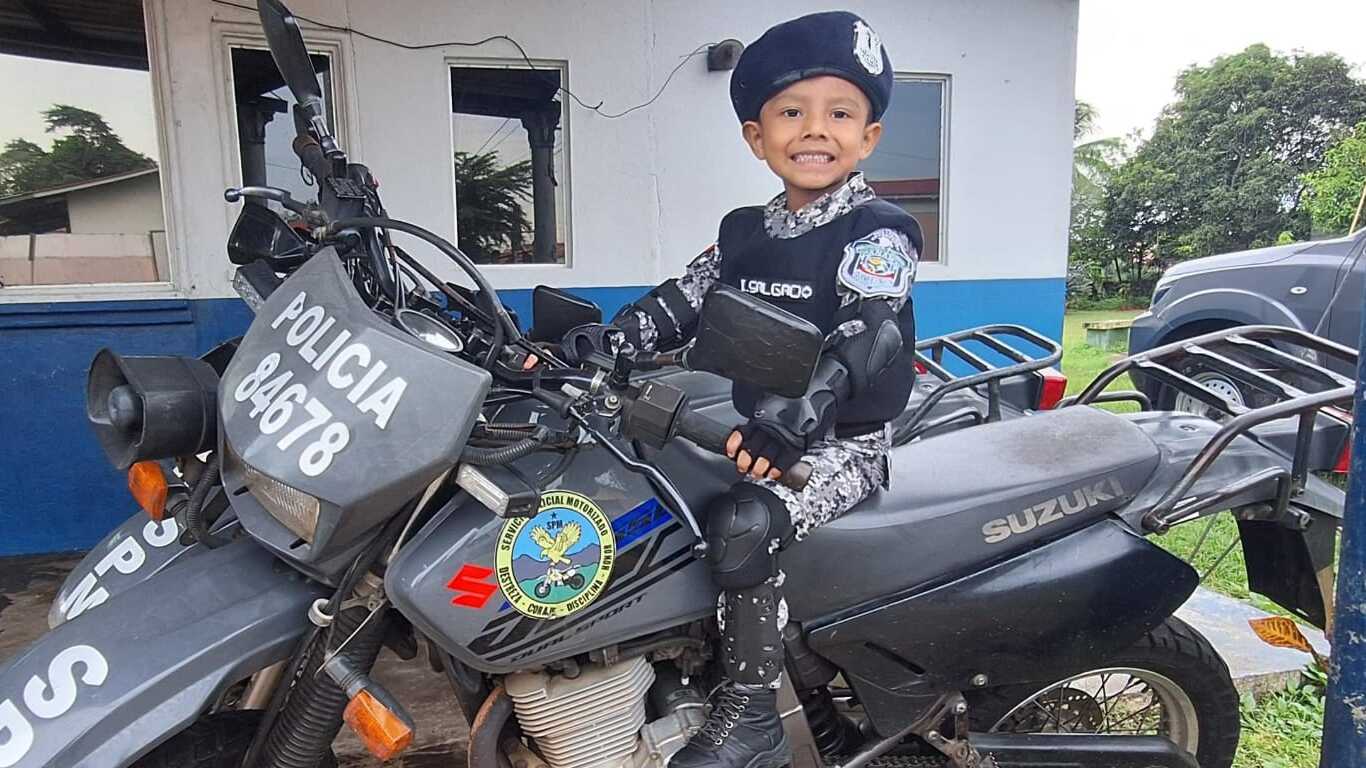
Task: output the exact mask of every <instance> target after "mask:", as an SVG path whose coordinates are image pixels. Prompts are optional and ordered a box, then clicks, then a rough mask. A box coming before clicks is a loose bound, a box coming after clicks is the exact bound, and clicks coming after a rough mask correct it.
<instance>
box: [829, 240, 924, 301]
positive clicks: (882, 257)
mask: <svg viewBox="0 0 1366 768" xmlns="http://www.w3.org/2000/svg"><path fill="white" fill-rule="evenodd" d="M914 267H915V265H914V264H912V262H911V258H910V256H909V255H907V253H906V250H905V248H903V247H902V245H901V243H900V242H898V241H897V239H896V237H895V235H894V234H893V233H891V232H889V231H886V230H879V231H877V232H873V233H872V234H869V235H866V236H864V237H861V238H859V239H858V240H855V241H854V242H852V243H849V244H848V245H846V246H844V259H843V260H842V261H841V262H840V268H839V281H840V284H841V285H843V286H844V287H846V288H848V289H849V290H851V291H853V292H854V293H857V294H858V295H860V296H863V297H865V298H875V297H882V298H888V299H895V298H900V297H902V296H905V295H906V293H907V292H908V291H909V290H910V287H911V280H912V279H913V278H914V275H915V268H914Z"/></svg>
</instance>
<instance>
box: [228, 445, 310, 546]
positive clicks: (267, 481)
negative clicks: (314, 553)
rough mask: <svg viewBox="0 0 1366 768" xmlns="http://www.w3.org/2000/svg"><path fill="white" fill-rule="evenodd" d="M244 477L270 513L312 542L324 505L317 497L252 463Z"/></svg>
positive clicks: (249, 487) (305, 539)
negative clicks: (264, 471)
mask: <svg viewBox="0 0 1366 768" xmlns="http://www.w3.org/2000/svg"><path fill="white" fill-rule="evenodd" d="M242 478H243V481H244V482H245V483H246V486H247V490H249V491H251V495H252V496H254V497H256V500H257V501H259V502H260V503H261V506H262V507H265V510H266V511H267V512H269V513H270V516H271V517H273V518H275V519H276V520H278V521H279V522H280V524H281V525H283V526H284V527H286V528H288V529H289V530H290V531H291V532H293V533H294V535H296V536H298V537H299V538H301V539H303V540H304V541H306V542H308V543H310V544H312V543H313V534H314V533H315V532H316V531H317V530H318V511H319V509H320V506H319V504H318V500H317V499H315V498H314V497H312V496H310V495H308V494H306V493H304V492H303V491H300V490H298V489H296V488H290V487H289V486H287V485H285V484H284V483H282V482H280V481H279V480H276V479H275V478H273V477H269V476H267V475H264V474H262V473H260V472H258V471H257V470H255V469H253V468H252V467H251V466H250V465H247V464H243V465H242Z"/></svg>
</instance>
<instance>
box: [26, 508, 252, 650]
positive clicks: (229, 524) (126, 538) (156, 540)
mask: <svg viewBox="0 0 1366 768" xmlns="http://www.w3.org/2000/svg"><path fill="white" fill-rule="evenodd" d="M236 527H237V520H236V518H235V517H233V516H232V511H231V509H229V510H228V511H227V512H226V513H225V514H224V515H223V517H220V518H219V519H218V520H217V521H215V522H214V525H213V530H214V531H216V532H219V531H223V532H226V531H230V529H235V528H236ZM183 533H184V529H183V526H181V525H180V524H179V523H178V522H177V521H176V520H175V518H169V517H168V518H167V519H166V520H164V521H162V522H160V523H158V522H156V521H153V520H149V519H148V518H147V515H146V514H145V513H143V512H137V513H135V514H134V515H133V516H132V517H130V518H128V519H127V520H125V521H123V523H121V524H120V525H119V527H117V528H115V529H114V530H113V531H111V532H110V533H109V535H108V536H105V537H104V539H103V540H101V541H100V543H98V544H96V545H95V546H94V547H92V548H91V550H90V551H89V552H87V553H86V555H85V557H84V558H83V559H82V560H81V562H80V563H79V564H77V566H76V567H75V568H73V569H72V570H71V573H69V574H67V577H66V581H64V582H62V588H61V589H60V590H58V592H57V597H56V599H54V600H53V601H52V605H51V606H50V607H49V608H48V611H47V625H48V627H49V628H55V627H57V626H58V625H60V624H64V623H66V622H68V621H70V620H71V619H74V618H76V617H77V616H80V615H82V614H84V613H85V612H86V611H89V610H93V609H95V608H97V607H99V606H101V605H103V604H104V603H105V601H107V600H108V599H109V598H110V597H111V596H113V595H117V594H119V593H120V592H124V591H126V590H129V589H132V588H133V587H135V586H137V585H138V584H141V583H142V582H143V581H145V580H146V579H147V578H149V577H151V576H153V575H154V574H157V573H160V572H161V571H163V570H164V569H166V568H169V567H170V566H171V565H172V564H174V563H178V562H180V561H181V560H183V559H186V558H189V557H192V556H194V555H196V554H199V553H202V552H204V551H206V548H205V547H204V546H203V545H201V544H199V543H198V542H192V543H189V544H185V543H183V542H182V534H183Z"/></svg>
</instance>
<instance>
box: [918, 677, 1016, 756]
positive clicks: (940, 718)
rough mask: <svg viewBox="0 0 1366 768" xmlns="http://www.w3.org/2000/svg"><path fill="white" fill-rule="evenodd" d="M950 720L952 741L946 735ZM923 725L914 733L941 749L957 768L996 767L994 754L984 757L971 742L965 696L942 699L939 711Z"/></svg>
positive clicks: (937, 709) (930, 716)
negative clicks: (952, 734) (969, 739)
mask: <svg viewBox="0 0 1366 768" xmlns="http://www.w3.org/2000/svg"><path fill="white" fill-rule="evenodd" d="M950 719H952V722H953V732H954V738H952V739H950V738H947V737H945V736H944V726H946V725H948V723H949V721H950ZM921 722H923V723H924V725H923V726H921V727H919V728H916V729H915V730H914V731H913V732H914V733H915V735H917V736H919V737H920V738H922V739H924V740H925V743H927V744H929V745H930V746H931V747H934V748H935V749H937V750H939V752H940V753H941V754H943V755H944V756H945V757H947V758H948V759H949V762H950V763H951V764H952V765H953V766H954V768H996V760H995V759H993V758H992V757H991V756H990V755H988V756H986V757H983V756H982V754H981V753H980V752H978V751H977V748H976V747H974V746H972V745H971V744H969V743H968V702H967V701H966V700H965V699H964V698H963V696H962V694H958V693H955V694H951V695H948V696H942V697H940V699H939V701H938V702H937V703H936V704H935V709H934V710H933V711H931V712H930V714H929V715H928V716H926V717H924V718H922V721H921Z"/></svg>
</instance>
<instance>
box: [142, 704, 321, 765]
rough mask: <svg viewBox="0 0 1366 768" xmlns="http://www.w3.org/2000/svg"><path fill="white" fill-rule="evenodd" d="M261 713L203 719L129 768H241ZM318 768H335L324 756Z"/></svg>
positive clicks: (244, 711) (249, 711)
mask: <svg viewBox="0 0 1366 768" xmlns="http://www.w3.org/2000/svg"><path fill="white" fill-rule="evenodd" d="M260 722H261V711H260V710H256V709H238V710H228V711H224V712H215V713H213V714H210V715H205V716H204V717H201V718H199V719H198V720H196V721H195V722H193V723H191V724H190V727H188V728H186V729H185V730H183V731H181V732H180V733H177V734H176V735H174V736H172V737H171V738H169V739H167V740H166V741H165V742H164V743H162V744H161V746H159V747H157V748H156V749H154V750H152V751H151V752H149V753H148V754H147V755H146V756H144V757H143V758H142V759H140V760H138V761H137V762H136V763H133V766H132V768H241V765H242V758H244V757H246V755H247V748H248V747H250V746H251V737H252V736H254V735H256V726H257V725H258V724H260ZM318 768H337V758H336V756H335V755H328V756H327V757H326V758H325V759H324V760H323V761H322V762H321V763H319V764H318Z"/></svg>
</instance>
